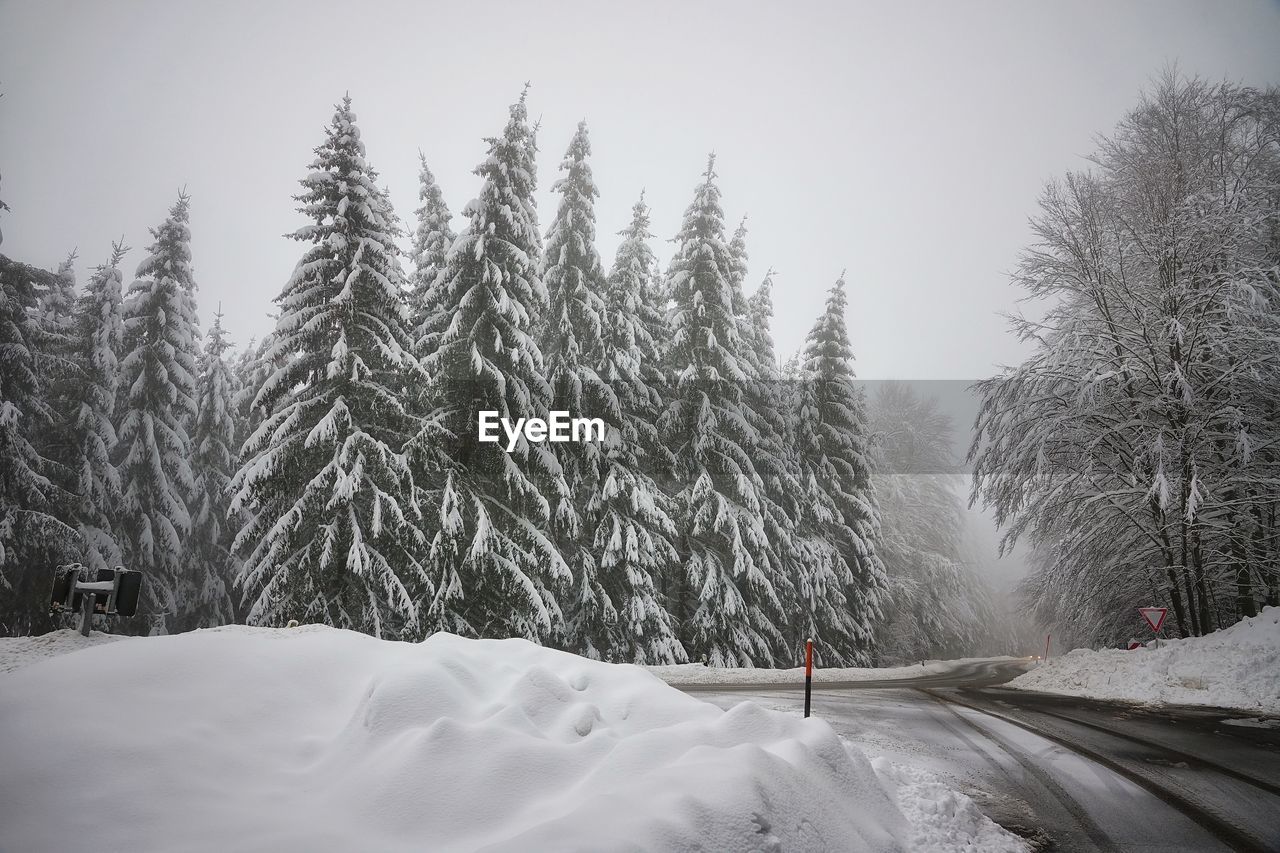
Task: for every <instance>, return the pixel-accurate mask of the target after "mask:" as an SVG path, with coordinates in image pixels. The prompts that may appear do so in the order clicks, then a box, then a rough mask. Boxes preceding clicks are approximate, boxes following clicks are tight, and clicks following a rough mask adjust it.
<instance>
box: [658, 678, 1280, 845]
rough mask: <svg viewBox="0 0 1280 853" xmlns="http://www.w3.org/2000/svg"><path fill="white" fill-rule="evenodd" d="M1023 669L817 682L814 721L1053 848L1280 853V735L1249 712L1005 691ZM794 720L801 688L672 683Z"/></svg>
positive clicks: (801, 698) (723, 701)
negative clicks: (785, 713) (939, 780)
mask: <svg viewBox="0 0 1280 853" xmlns="http://www.w3.org/2000/svg"><path fill="white" fill-rule="evenodd" d="M1028 665H1029V664H1028V663H1027V662H1024V661H1010V660H1008V659H1004V660H992V661H978V662H966V663H964V664H959V665H957V666H956V668H955V669H953V670H951V671H948V672H946V673H940V674H933V675H924V676H921V677H919V678H911V679H907V680H894V681H853V682H833V683H827V684H820V685H815V687H814V692H813V714H814V715H815V716H819V717H822V718H823V719H825V720H826V721H827V722H829V723H830V724H831V725H832V727H833V728H835V730H836V731H837V732H839V733H840V734H841V735H843V736H845V737H847V738H849V739H850V740H851V741H853V742H855V743H857V744H859V745H860V746H862V747H863V748H864V749H865V750H866V751H867V752H868V753H869V754H871V755H884V756H886V757H888V758H889V759H891V760H896V761H901V762H903V763H911V764H914V765H916V766H923V767H926V768H928V769H930V770H932V771H933V772H935V773H937V774H938V775H939V776H941V777H943V778H944V780H946V781H947V782H948V783H949V784H951V785H952V787H954V788H956V789H958V790H961V791H963V792H965V793H966V794H968V795H969V796H970V797H972V798H973V799H974V801H975V802H977V804H978V805H979V806H980V807H981V808H982V810H983V811H984V812H986V813H987V814H988V815H989V816H990V817H991V818H992V819H993V820H995V821H996V822H997V823H999V824H1001V825H1002V826H1005V827H1006V828H1008V829H1010V830H1012V831H1014V832H1016V833H1018V834H1019V835H1022V836H1023V837H1024V838H1027V839H1028V840H1030V841H1031V842H1032V844H1033V847H1035V848H1036V849H1040V850H1045V851H1095V850H1103V851H1162V852H1163V853H1170V851H1195V853H1201V851H1206V853H1207V851H1232V850H1234V851H1245V853H1255V851H1268V852H1269V853H1280V731H1277V730H1274V729H1262V728H1257V727H1250V726H1248V725H1239V724H1238V723H1237V722H1231V721H1238V720H1240V719H1241V718H1246V717H1247V715H1245V714H1241V713H1239V712H1233V711H1224V710H1218V709H1203V708H1163V709H1158V710H1157V709H1144V708H1141V707H1137V706H1133V705H1125V704H1118V703H1109V702H1098V701H1094V700H1089V699H1076V698H1073V697H1068V696H1057V695H1052V694H1047V693H1032V692H1028V691H1023V690H1010V689H1008V688H1002V687H1000V686H999V685H1000V684H1003V683H1004V682H1006V681H1008V680H1009V679H1011V678H1014V677H1015V676H1017V675H1019V674H1020V673H1021V672H1023V671H1024V670H1025V669H1026V667H1027V666H1028ZM677 686H679V688H680V689H681V690H685V691H687V692H689V693H692V694H694V695H696V696H698V697H699V698H701V699H705V700H706V701H709V702H713V703H715V704H717V705H720V706H721V707H729V706H731V705H734V704H736V703H738V702H742V701H753V702H757V703H758V704H762V705H766V706H768V707H773V708H779V709H785V710H789V711H794V712H796V713H800V712H802V709H803V707H804V692H803V685H797V686H795V687H787V686H782V685H776V684H762V685H751V684H735V685H725V684H716V685H692V684H686V685H677Z"/></svg>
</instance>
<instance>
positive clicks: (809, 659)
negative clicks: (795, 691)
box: [804, 638, 813, 717]
mask: <svg viewBox="0 0 1280 853" xmlns="http://www.w3.org/2000/svg"><path fill="white" fill-rule="evenodd" d="M812 695H813V639H812V638H810V639H808V640H805V641H804V715H805V716H806V717H808V716H809V702H810V698H811V697H812Z"/></svg>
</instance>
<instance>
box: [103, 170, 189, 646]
mask: <svg viewBox="0 0 1280 853" xmlns="http://www.w3.org/2000/svg"><path fill="white" fill-rule="evenodd" d="M188 221H189V199H188V198H187V196H185V195H181V196H179V197H178V201H177V203H176V204H174V206H173V207H172V208H170V210H169V216H168V218H167V219H166V220H165V221H164V222H163V223H162V224H161V225H160V227H158V228H154V229H152V231H151V234H152V236H153V237H154V238H155V242H154V243H152V244H151V246H150V247H149V249H148V251H149V252H150V255H148V257H147V258H146V259H145V260H143V261H142V263H141V264H139V265H138V272H137V279H136V280H135V281H134V282H133V284H131V285H130V286H129V292H128V293H127V294H126V295H125V300H124V309H123V312H124V320H123V325H124V337H123V341H122V351H123V352H124V357H123V359H122V360H121V363H120V370H121V380H120V393H121V399H120V400H119V401H118V403H117V406H118V408H117V411H116V436H117V439H118V443H117V445H116V449H115V459H116V466H117V468H118V469H119V471H120V484H121V490H122V492H123V496H122V501H121V506H120V535H121V539H122V540H123V541H122V542H121V544H122V545H123V546H124V551H125V559H126V563H127V565H128V567H129V568H131V569H137V570H139V571H141V572H142V573H143V574H144V576H145V581H144V583H143V592H144V596H145V602H144V603H143V604H142V605H140V611H141V612H142V613H149V614H150V616H151V618H152V620H153V624H154V626H155V627H157V628H159V627H160V620H163V621H164V623H165V627H166V628H169V627H173V626H174V624H175V623H174V622H173V621H172V620H173V619H174V617H175V616H176V615H177V614H178V612H179V608H180V604H181V602H180V601H179V600H178V595H179V591H180V588H181V585H182V580H183V579H182V574H183V561H182V553H183V544H184V542H185V540H186V537H187V534H189V533H190V532H191V516H190V514H189V512H188V509H187V501H188V500H190V498H191V494H192V488H193V485H194V483H193V481H192V477H191V440H190V437H189V436H188V434H187V424H188V423H189V422H190V421H191V419H192V418H194V417H195V409H196V400H195V373H196V344H195V324H196V320H195V316H194V315H193V314H192V308H193V307H194V297H193V294H194V292H195V279H194V278H193V276H192V272H191V231H190V229H189V228H188V225H187V223H188Z"/></svg>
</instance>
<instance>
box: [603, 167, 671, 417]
mask: <svg viewBox="0 0 1280 853" xmlns="http://www.w3.org/2000/svg"><path fill="white" fill-rule="evenodd" d="M649 224H650V220H649V207H648V205H646V204H645V201H644V192H643V191H642V192H641V193H640V199H639V200H638V201H637V202H636V203H635V204H634V205H632V207H631V222H630V223H629V224H628V225H627V227H626V228H623V229H622V230H621V231H619V232H618V236H620V237H621V238H622V242H621V243H619V244H618V250H617V254H616V256H615V257H614V262H613V270H612V272H611V273H610V285H611V287H614V288H619V289H620V292H623V293H631V294H634V297H631V298H633V299H634V303H635V309H634V311H635V314H636V316H637V318H638V320H639V326H638V328H637V329H636V338H635V344H636V346H637V347H639V349H640V353H639V354H640V358H641V362H640V370H641V371H642V372H643V374H644V377H645V380H646V382H647V383H648V384H649V385H650V386H652V387H653V389H654V390H655V391H658V392H661V390H662V388H663V387H664V385H665V374H664V372H663V351H664V350H665V348H666V342H667V340H668V339H669V338H670V334H671V333H670V327H669V326H668V324H667V295H666V289H665V288H664V287H663V282H662V275H661V274H660V273H659V271H658V259H657V258H656V257H655V256H654V254H653V248H652V247H651V246H650V245H649V244H650V241H651V240H653V232H651V231H650V230H649ZM656 414H657V413H656V412H655V418H654V419H655V420H656Z"/></svg>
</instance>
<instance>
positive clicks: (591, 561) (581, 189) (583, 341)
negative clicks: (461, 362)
mask: <svg viewBox="0 0 1280 853" xmlns="http://www.w3.org/2000/svg"><path fill="white" fill-rule="evenodd" d="M590 155H591V142H590V140H589V138H588V136H587V124H586V122H579V123H578V130H577V132H576V133H575V134H574V136H573V140H572V141H571V142H570V143H569V149H568V150H567V151H566V152H565V156H564V161H563V162H562V163H561V164H560V170H561V171H562V172H563V173H564V176H563V177H562V178H560V179H559V180H558V181H556V183H555V185H554V186H553V187H552V190H553V191H554V192H555V193H557V194H558V195H559V196H560V206H559V208H558V209H557V211H556V216H555V219H553V220H552V222H551V227H550V228H549V229H548V231H547V242H546V252H545V254H544V255H543V268H542V281H543V284H544V286H545V287H546V288H547V303H548V310H547V312H546V313H545V315H544V317H543V324H542V325H541V328H540V329H539V332H540V335H539V339H540V345H541V348H542V354H543V357H544V359H545V364H546V371H547V380H548V382H549V383H550V385H551V409H553V410H555V411H563V412H568V413H569V416H570V417H573V418H579V417H604V416H605V415H608V416H609V419H610V420H611V421H612V422H613V423H615V424H616V423H617V422H618V420H620V415H619V413H618V411H617V401H616V400H615V399H614V397H613V394H612V392H611V391H610V390H609V388H608V386H606V385H605V384H604V382H602V381H601V379H600V377H599V375H597V374H596V371H595V364H596V361H597V360H598V359H599V356H600V336H601V334H602V332H603V324H604V300H603V299H601V298H600V293H599V291H600V289H601V287H602V285H603V279H604V273H603V272H602V271H601V269H600V256H599V255H598V254H597V253H596V245H595V244H596V214H595V199H596V196H597V195H599V193H598V191H597V190H596V185H595V181H594V180H593V179H592V176H591V165H590V164H589V163H588V162H587V158H588V157H589V156H590ZM551 449H552V451H553V452H554V453H555V455H556V459H557V460H558V461H559V462H560V467H561V468H562V470H563V472H564V479H565V484H566V485H567V486H568V489H569V493H568V494H566V495H565V496H564V498H563V499H562V500H560V501H559V502H558V503H556V504H553V505H552V507H551V532H552V536H553V538H554V539H555V542H556V546H557V547H558V548H559V549H560V555H561V556H562V557H564V559H565V562H566V563H567V564H568V566H569V570H570V572H571V573H572V574H573V580H574V592H573V594H572V597H571V600H570V602H569V609H570V611H571V612H570V613H569V614H567V618H568V637H567V640H568V647H569V648H571V649H574V650H582V651H584V652H594V653H595V654H596V656H598V655H599V649H598V648H597V646H596V645H595V643H594V642H593V635H594V636H598V635H599V634H600V633H601V632H602V629H603V627H604V623H605V622H607V621H611V620H612V619H614V618H615V616H616V614H615V613H614V611H613V605H612V604H611V603H610V602H609V599H608V596H607V594H606V593H605V592H604V590H603V589H602V588H601V587H600V582H599V579H598V575H597V565H596V559H595V555H594V554H593V553H592V552H591V550H590V549H589V548H587V547H584V546H585V544H586V543H585V542H580V541H579V535H580V532H581V531H580V529H579V512H578V511H579V508H581V507H582V506H583V505H585V504H586V503H587V502H588V501H590V500H591V499H592V498H593V497H594V496H595V495H596V494H597V493H598V492H599V490H600V486H601V479H600V478H601V468H602V464H601V463H602V461H603V460H602V449H601V448H600V446H599V445H597V444H595V443H594V442H583V443H581V444H579V443H576V442H574V443H565V444H560V445H557V446H555V447H553V448H551ZM584 535H585V534H584Z"/></svg>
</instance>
